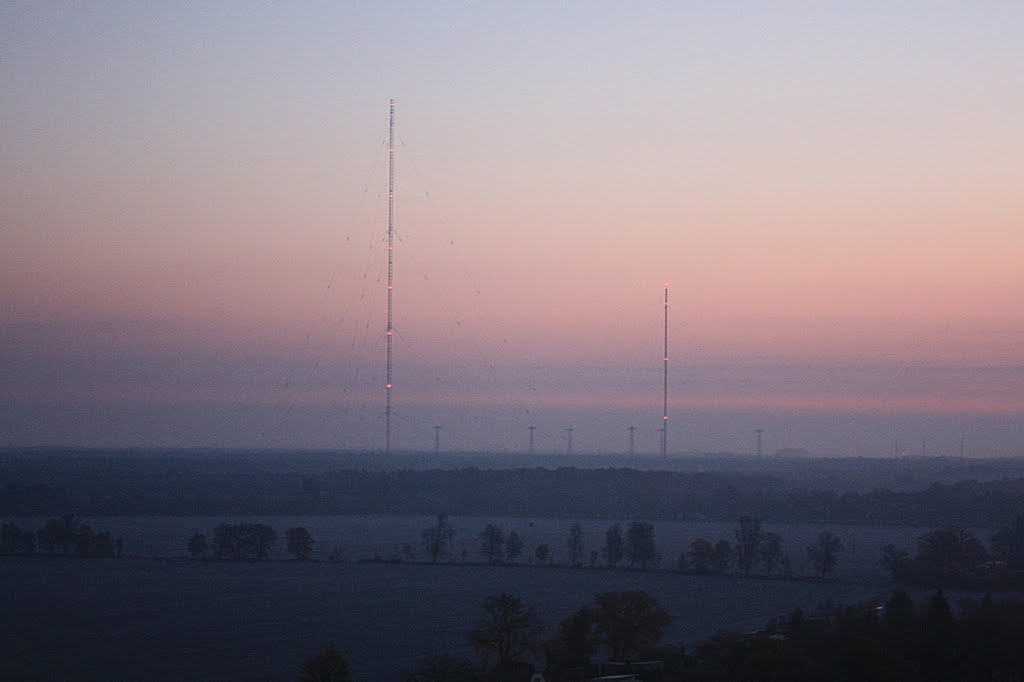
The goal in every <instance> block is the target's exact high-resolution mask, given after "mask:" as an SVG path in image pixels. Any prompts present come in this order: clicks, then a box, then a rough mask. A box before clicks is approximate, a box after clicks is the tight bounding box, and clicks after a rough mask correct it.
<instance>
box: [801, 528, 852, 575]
mask: <svg viewBox="0 0 1024 682" xmlns="http://www.w3.org/2000/svg"><path fill="white" fill-rule="evenodd" d="M842 550H843V541H842V540H841V539H839V538H838V537H836V536H835V535H833V534H832V533H830V532H829V531H827V530H823V531H822V532H821V533H819V534H818V537H817V539H815V541H814V543H813V544H811V545H810V546H808V547H807V561H809V562H810V563H811V565H813V566H814V568H815V570H816V571H817V572H818V575H820V576H821V577H822V578H824V577H826V576H828V574H829V573H831V572H832V569H834V568H835V567H836V564H837V563H838V562H839V553H840V552H841V551H842Z"/></svg>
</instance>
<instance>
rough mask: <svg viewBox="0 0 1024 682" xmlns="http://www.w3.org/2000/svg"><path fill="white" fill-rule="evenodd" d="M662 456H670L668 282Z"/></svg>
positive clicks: (662, 401)
mask: <svg viewBox="0 0 1024 682" xmlns="http://www.w3.org/2000/svg"><path fill="white" fill-rule="evenodd" d="M661 456H662V457H668V282H666V283H665V366H664V370H663V381H662V395H661Z"/></svg>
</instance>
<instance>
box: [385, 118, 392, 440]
mask: <svg viewBox="0 0 1024 682" xmlns="http://www.w3.org/2000/svg"><path fill="white" fill-rule="evenodd" d="M389 114H390V115H389V117H388V332H387V337H388V365H387V384H386V386H387V406H386V407H385V409H384V429H385V436H384V454H385V455H390V454H391V341H392V338H393V337H394V335H395V328H394V327H393V326H392V324H391V312H392V311H391V306H392V301H391V298H392V294H393V293H394V289H395V282H394V276H395V273H394V256H395V100H391V102H390V107H389Z"/></svg>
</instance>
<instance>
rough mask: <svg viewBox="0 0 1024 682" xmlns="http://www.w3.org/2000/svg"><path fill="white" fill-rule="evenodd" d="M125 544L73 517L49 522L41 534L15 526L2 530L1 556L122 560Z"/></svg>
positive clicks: (63, 517)
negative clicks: (54, 555)
mask: <svg viewBox="0 0 1024 682" xmlns="http://www.w3.org/2000/svg"><path fill="white" fill-rule="evenodd" d="M123 549H124V542H123V541H122V540H121V538H116V539H115V538H113V537H112V536H111V535H110V533H109V532H107V531H99V532H97V531H95V530H93V528H92V526H90V525H89V524H87V523H83V522H82V521H80V520H79V519H77V518H75V517H74V515H72V514H65V515H63V516H61V517H58V518H51V519H47V521H46V523H44V524H43V526H42V527H41V528H39V529H38V530H35V531H33V530H26V529H23V528H22V527H21V526H19V525H18V524H16V523H11V522H5V523H4V524H3V525H2V527H0V553H2V554H23V555H32V554H37V553H43V554H61V555H64V556H77V557H87V558H96V557H115V556H121V552H122V551H123Z"/></svg>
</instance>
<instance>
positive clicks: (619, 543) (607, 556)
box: [601, 523, 626, 568]
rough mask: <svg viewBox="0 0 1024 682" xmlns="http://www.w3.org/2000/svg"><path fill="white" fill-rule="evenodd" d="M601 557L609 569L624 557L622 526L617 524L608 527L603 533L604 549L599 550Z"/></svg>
mask: <svg viewBox="0 0 1024 682" xmlns="http://www.w3.org/2000/svg"><path fill="white" fill-rule="evenodd" d="M601 556H603V557H604V560H605V561H606V562H608V566H609V567H611V568H615V566H617V565H618V563H619V562H620V561H622V558H623V557H624V556H626V541H625V539H624V538H623V537H622V526H620V525H619V524H617V523H616V524H614V525H612V526H609V527H608V530H606V531H605V532H604V547H602V548H601Z"/></svg>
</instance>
